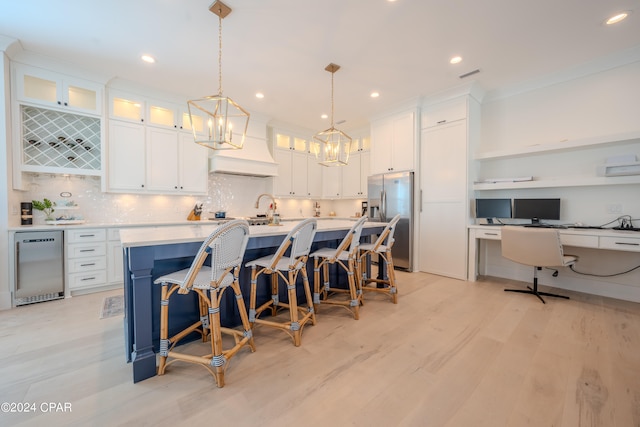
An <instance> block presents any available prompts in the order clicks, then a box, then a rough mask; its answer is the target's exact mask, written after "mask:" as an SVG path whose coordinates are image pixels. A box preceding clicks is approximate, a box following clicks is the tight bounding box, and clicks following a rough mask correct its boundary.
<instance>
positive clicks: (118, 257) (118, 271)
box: [107, 241, 124, 283]
mask: <svg viewBox="0 0 640 427" xmlns="http://www.w3.org/2000/svg"><path fill="white" fill-rule="evenodd" d="M107 282H108V283H123V282H124V271H123V259H122V244H121V243H120V242H119V241H112V242H107Z"/></svg>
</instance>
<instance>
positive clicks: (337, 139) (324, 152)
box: [313, 63, 351, 166]
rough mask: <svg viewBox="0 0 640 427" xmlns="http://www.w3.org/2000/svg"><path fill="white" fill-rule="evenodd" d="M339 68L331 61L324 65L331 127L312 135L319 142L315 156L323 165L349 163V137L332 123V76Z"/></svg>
mask: <svg viewBox="0 0 640 427" xmlns="http://www.w3.org/2000/svg"><path fill="white" fill-rule="evenodd" d="M339 69H340V66H339V65H336V64H333V63H331V64H329V65H327V66H326V67H325V70H326V71H328V72H330V73H331V127H330V128H329V129H327V130H323V131H321V132H318V133H317V134H315V135H314V136H313V139H315V140H316V141H318V142H320V143H321V144H320V147H319V149H318V150H317V151H316V156H317V157H318V160H319V163H320V164H321V165H323V166H344V165H346V164H348V163H349V153H350V152H351V137H350V136H349V135H347V134H346V133H344V132H342V131H341V130H338V129H336V128H335V126H334V124H333V76H334V74H335V72H336V71H338V70H339Z"/></svg>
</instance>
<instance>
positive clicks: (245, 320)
mask: <svg viewBox="0 0 640 427" xmlns="http://www.w3.org/2000/svg"><path fill="white" fill-rule="evenodd" d="M231 288H232V289H233V293H234V294H235V296H236V305H237V306H238V312H240V319H241V320H242V327H243V329H244V336H245V337H246V338H247V341H248V344H249V347H250V348H251V352H252V353H253V352H255V351H256V345H255V344H254V342H253V332H252V331H251V324H250V323H249V317H248V316H247V308H246V307H245V305H244V300H243V298H242V291H241V290H240V284H239V283H238V282H237V281H235V282H234V283H233V284H232V285H231Z"/></svg>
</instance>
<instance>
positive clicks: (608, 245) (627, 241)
mask: <svg viewBox="0 0 640 427" xmlns="http://www.w3.org/2000/svg"><path fill="white" fill-rule="evenodd" d="M600 248H601V249H613V250H618V251H633V252H640V238H639V237H622V236H621V237H601V238H600Z"/></svg>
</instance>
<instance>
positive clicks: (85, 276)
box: [67, 270, 107, 290]
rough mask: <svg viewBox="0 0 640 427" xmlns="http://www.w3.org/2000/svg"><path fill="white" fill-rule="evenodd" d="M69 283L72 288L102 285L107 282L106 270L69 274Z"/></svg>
mask: <svg viewBox="0 0 640 427" xmlns="http://www.w3.org/2000/svg"><path fill="white" fill-rule="evenodd" d="M67 278H68V285H69V289H70V290H74V289H81V288H91V287H94V286H102V285H104V284H105V283H106V282H107V272H106V271H105V270H98V271H91V272H87V273H74V274H69V275H68V276H67Z"/></svg>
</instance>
